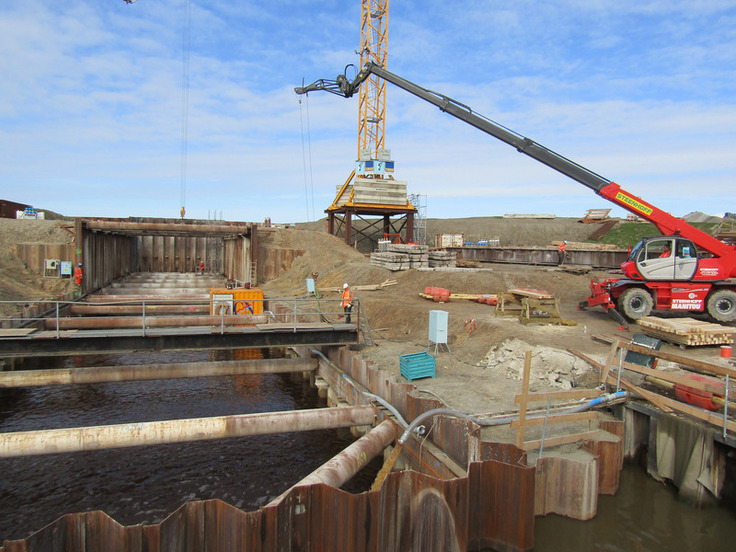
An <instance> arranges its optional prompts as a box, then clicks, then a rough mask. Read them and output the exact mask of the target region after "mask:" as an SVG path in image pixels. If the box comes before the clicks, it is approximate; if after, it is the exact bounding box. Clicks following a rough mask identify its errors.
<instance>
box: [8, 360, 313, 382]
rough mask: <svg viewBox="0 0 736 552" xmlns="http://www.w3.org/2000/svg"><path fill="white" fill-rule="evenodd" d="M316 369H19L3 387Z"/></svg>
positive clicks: (295, 364)
mask: <svg viewBox="0 0 736 552" xmlns="http://www.w3.org/2000/svg"><path fill="white" fill-rule="evenodd" d="M316 368H317V360H316V359H309V358H296V359H288V358H275V359H255V360H232V361H223V362H194V363H172V364H149V365H132V366H95V367H92V368H67V369H55V370H17V371H12V372H0V388H2V387H35V386H40V385H68V384H73V383H106V382H113V381H138V380H158V379H174V378H197V377H211V376H240V375H247V374H286V373H295V372H310V371H312V370H315V369H316Z"/></svg>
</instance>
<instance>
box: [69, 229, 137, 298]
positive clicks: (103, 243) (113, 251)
mask: <svg viewBox="0 0 736 552" xmlns="http://www.w3.org/2000/svg"><path fill="white" fill-rule="evenodd" d="M77 235H79V233H78V234H77ZM81 251H82V257H81V259H79V260H80V261H81V262H82V264H83V267H82V271H83V275H84V276H83V279H82V288H83V290H84V291H85V292H88V291H91V290H95V289H98V288H101V287H103V286H105V285H107V284H109V283H110V282H112V281H113V280H115V279H117V278H120V277H121V276H124V275H125V274H129V273H131V272H135V271H136V269H135V267H136V264H137V263H136V256H135V255H134V253H135V252H136V247H135V241H134V238H133V237H130V236H121V235H118V234H106V233H102V232H87V231H84V232H83V236H82V247H81ZM75 265H76V263H75Z"/></svg>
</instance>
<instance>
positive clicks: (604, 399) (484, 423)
mask: <svg viewBox="0 0 736 552" xmlns="http://www.w3.org/2000/svg"><path fill="white" fill-rule="evenodd" d="M628 395H629V394H628V392H627V391H619V392H617V393H609V394H607V395H601V396H600V397H596V398H595V399H591V400H589V401H587V402H585V403H583V404H582V405H580V406H576V407H573V408H570V409H567V410H562V411H559V412H556V413H555V414H551V415H550V418H551V417H553V416H561V415H562V414H573V413H575V412H584V411H586V410H590V409H591V408H595V407H598V406H603V405H609V404H615V403H618V402H622V401H625V400H627V399H628ZM437 414H447V415H449V416H455V417H457V418H464V419H466V420H470V421H471V422H474V423H476V424H478V425H479V426H481V427H494V426H500V425H506V424H509V423H511V422H513V421H514V420H517V419H518V418H519V416H503V417H501V418H477V417H476V416H471V415H469V414H465V413H464V412H460V411H459V410H454V409H452V408H435V409H434V410H428V411H427V412H425V413H423V414H420V415H419V416H417V417H416V418H414V420H413V421H412V422H411V424H409V427H407V428H406V430H405V431H404V433H402V434H401V437H399V444H400V445H403V444H404V443H406V441H407V439H408V438H409V435H411V433H412V432H413V431H414V429H415V428H416V427H417V426H418V425H419V424H420V423H421V422H422V421H424V420H426V419H427V418H430V417H432V416H435V415H437ZM541 417H543V416H534V418H541ZM527 419H530V418H527Z"/></svg>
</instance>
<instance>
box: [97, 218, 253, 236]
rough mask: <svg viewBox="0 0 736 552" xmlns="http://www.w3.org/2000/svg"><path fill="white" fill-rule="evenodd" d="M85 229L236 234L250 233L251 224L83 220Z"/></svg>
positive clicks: (150, 233) (192, 234) (212, 234)
mask: <svg viewBox="0 0 736 552" xmlns="http://www.w3.org/2000/svg"><path fill="white" fill-rule="evenodd" d="M83 222H84V226H85V227H86V228H87V230H98V231H104V232H112V233H118V234H134V235H141V234H145V235H161V236H234V235H235V236H236V235H239V234H250V230H251V225H235V224H182V223H176V222H174V223H166V222H117V221H106V220H85V221H83Z"/></svg>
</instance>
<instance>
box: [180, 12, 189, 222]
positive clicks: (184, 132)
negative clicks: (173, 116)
mask: <svg viewBox="0 0 736 552" xmlns="http://www.w3.org/2000/svg"><path fill="white" fill-rule="evenodd" d="M190 13H191V9H190V4H189V0H184V38H183V41H184V43H183V47H182V70H181V71H182V75H181V172H180V183H179V199H180V200H181V211H180V215H181V218H184V215H185V214H186V199H187V155H188V138H189V19H190Z"/></svg>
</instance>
